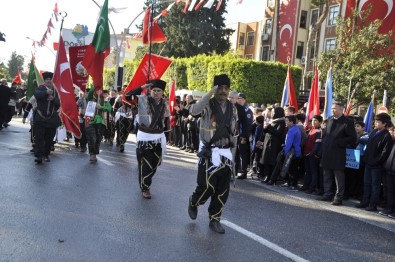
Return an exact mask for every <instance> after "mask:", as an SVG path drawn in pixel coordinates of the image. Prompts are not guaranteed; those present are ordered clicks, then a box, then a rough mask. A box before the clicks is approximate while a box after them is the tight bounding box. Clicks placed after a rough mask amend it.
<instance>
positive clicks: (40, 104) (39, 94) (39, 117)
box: [33, 72, 61, 164]
mask: <svg viewBox="0 0 395 262" xmlns="http://www.w3.org/2000/svg"><path fill="white" fill-rule="evenodd" d="M52 76H53V73H51V72H44V73H43V79H44V85H40V86H39V87H37V89H36V90H35V91H34V97H35V98H36V100H37V108H36V110H35V111H34V114H33V119H34V133H35V146H34V150H35V152H34V154H35V156H36V159H35V160H34V161H35V162H36V163H37V164H41V163H42V162H43V158H44V160H45V161H46V162H49V161H50V160H49V157H48V156H49V153H50V152H51V146H52V145H53V138H54V137H55V134H56V128H58V127H59V126H60V124H61V122H60V117H59V113H58V109H59V107H60V99H59V94H58V93H57V91H56V89H55V88H54V86H53V82H52Z"/></svg>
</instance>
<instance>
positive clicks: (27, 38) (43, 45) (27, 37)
mask: <svg viewBox="0 0 395 262" xmlns="http://www.w3.org/2000/svg"><path fill="white" fill-rule="evenodd" d="M26 39H29V40H32V41H33V42H37V43H40V42H39V41H36V40H34V39H31V38H30V37H28V36H26ZM40 44H41V43H40ZM41 46H45V47H46V48H47V49H48V50H49V51H51V53H52V54H53V55H54V56H56V54H55V52H54V51H52V50H51V48H49V47H48V46H47V45H45V44H41Z"/></svg>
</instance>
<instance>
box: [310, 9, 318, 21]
mask: <svg viewBox="0 0 395 262" xmlns="http://www.w3.org/2000/svg"><path fill="white" fill-rule="evenodd" d="M317 21H318V9H313V10H311V17H310V25H315V24H316V23H317Z"/></svg>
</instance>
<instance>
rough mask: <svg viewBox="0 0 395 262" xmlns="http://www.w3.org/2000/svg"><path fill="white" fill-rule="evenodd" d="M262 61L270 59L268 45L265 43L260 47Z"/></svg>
mask: <svg viewBox="0 0 395 262" xmlns="http://www.w3.org/2000/svg"><path fill="white" fill-rule="evenodd" d="M261 60H263V61H269V60H270V46H268V45H266V46H264V47H262V59H261Z"/></svg>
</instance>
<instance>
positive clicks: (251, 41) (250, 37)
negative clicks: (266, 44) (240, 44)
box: [247, 31, 255, 45]
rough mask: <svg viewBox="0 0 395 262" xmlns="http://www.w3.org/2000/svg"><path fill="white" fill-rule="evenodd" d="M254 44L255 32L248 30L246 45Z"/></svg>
mask: <svg viewBox="0 0 395 262" xmlns="http://www.w3.org/2000/svg"><path fill="white" fill-rule="evenodd" d="M254 44H255V32H254V31H252V32H248V33H247V45H254Z"/></svg>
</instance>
